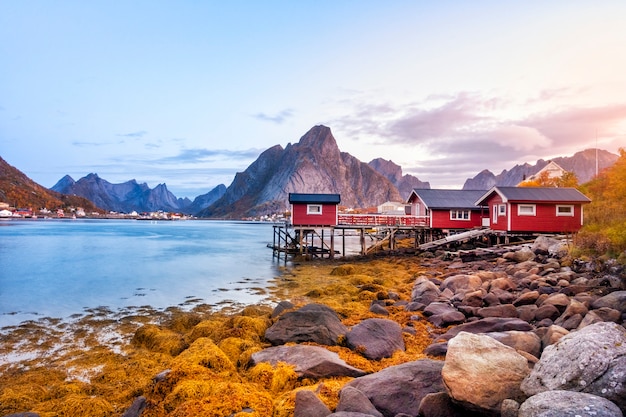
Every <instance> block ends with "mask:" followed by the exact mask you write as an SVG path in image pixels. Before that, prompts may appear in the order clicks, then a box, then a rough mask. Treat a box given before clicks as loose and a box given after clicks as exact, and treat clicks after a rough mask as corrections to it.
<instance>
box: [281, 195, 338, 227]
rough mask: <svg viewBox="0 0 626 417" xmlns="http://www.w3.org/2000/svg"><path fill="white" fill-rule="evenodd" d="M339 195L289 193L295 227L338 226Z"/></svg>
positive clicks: (292, 220)
mask: <svg viewBox="0 0 626 417" xmlns="http://www.w3.org/2000/svg"><path fill="white" fill-rule="evenodd" d="M340 201H341V196H340V195H339V194H300V193H289V203H290V204H291V224H293V225H294V226H336V225H337V206H338V205H339V202H340Z"/></svg>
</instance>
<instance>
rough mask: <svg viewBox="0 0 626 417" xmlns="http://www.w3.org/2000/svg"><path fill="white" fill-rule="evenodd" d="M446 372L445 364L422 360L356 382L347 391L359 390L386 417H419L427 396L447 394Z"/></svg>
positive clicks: (391, 368) (385, 370)
mask: <svg viewBox="0 0 626 417" xmlns="http://www.w3.org/2000/svg"><path fill="white" fill-rule="evenodd" d="M442 368H443V362H442V361H435V360H432V359H421V360H418V361H414V362H407V363H404V364H402V365H397V366H390V367H388V368H385V369H383V370H382V371H379V372H376V373H374V374H371V375H367V376H363V377H361V378H356V379H354V380H353V381H350V382H349V383H348V384H347V385H346V387H353V388H356V389H358V390H359V391H361V392H362V393H363V394H365V395H366V396H367V398H369V400H370V401H371V402H372V404H373V405H374V407H376V409H377V410H378V411H380V412H381V413H382V414H383V416H385V417H394V416H396V415H397V414H400V413H405V414H407V415H409V416H412V417H416V416H417V412H418V409H419V405H420V402H421V401H422V398H424V396H426V395H427V394H431V393H435V392H442V391H444V390H445V387H444V385H443V380H442V379H441V369H442Z"/></svg>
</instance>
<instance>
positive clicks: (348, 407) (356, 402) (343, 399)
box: [336, 387, 383, 417]
mask: <svg viewBox="0 0 626 417" xmlns="http://www.w3.org/2000/svg"><path fill="white" fill-rule="evenodd" d="M336 411H350V412H357V413H363V414H367V415H369V416H373V417H383V415H382V413H381V412H380V411H378V410H377V409H376V407H374V405H373V404H372V402H371V401H370V400H369V398H367V397H366V396H365V394H363V393H362V392H361V391H359V390H358V389H356V388H353V387H345V388H344V389H342V390H341V395H340V396H339V404H337V409H336Z"/></svg>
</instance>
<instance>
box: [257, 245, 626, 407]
mask: <svg viewBox="0 0 626 417" xmlns="http://www.w3.org/2000/svg"><path fill="white" fill-rule="evenodd" d="M564 253H566V251H565V250H564V248H563V245H562V243H561V242H560V241H557V240H554V239H550V238H546V237H541V238H539V239H537V241H536V242H535V243H534V244H533V245H532V246H525V247H522V248H516V249H515V250H511V251H510V252H507V253H504V254H503V255H502V256H499V257H498V258H496V259H490V260H487V259H475V260H473V261H471V262H461V261H458V260H457V261H453V262H448V261H443V260H442V258H443V257H439V258H437V257H433V258H431V259H430V260H428V259H425V261H426V262H429V263H430V265H431V266H433V268H432V271H435V270H437V269H441V268H434V266H435V265H436V266H438V267H441V265H442V263H444V262H446V264H445V265H446V268H445V270H446V271H447V272H444V273H440V274H439V275H438V274H437V273H432V274H431V275H424V276H420V277H417V278H416V280H415V283H414V286H413V291H412V294H411V300H410V302H408V303H406V305H405V308H406V309H407V310H408V311H414V312H415V315H414V317H413V319H414V320H427V321H428V322H429V323H431V325H432V328H433V343H432V344H431V345H430V346H429V347H428V348H427V351H426V353H427V354H429V355H430V356H431V357H433V359H423V360H418V361H414V362H409V363H405V364H402V365H397V366H391V367H388V368H385V369H383V370H381V371H379V372H376V373H373V374H369V375H362V376H357V375H358V374H359V372H360V371H359V370H356V369H354V368H352V367H350V366H348V365H347V364H345V363H342V362H343V361H341V359H339V358H333V359H328V358H325V355H321V358H320V359H319V363H318V364H314V363H313V364H312V362H315V361H316V359H314V358H315V357H316V355H314V354H313V352H311V353H309V352H306V351H304V350H302V351H301V352H299V353H295V351H296V350H300V349H301V348H304V347H305V346H299V345H295V346H280V347H272V348H268V349H266V350H263V351H261V352H258V353H256V354H254V355H253V356H252V360H253V362H254V363H258V362H262V361H267V362H270V363H275V362H277V361H283V362H287V363H291V364H292V365H294V366H295V367H296V369H297V370H298V372H305V371H304V369H305V368H307V367H308V368H313V369H316V368H317V369H324V371H323V372H327V374H326V375H351V376H357V377H356V378H355V379H354V380H352V381H351V382H350V383H348V384H347V385H346V386H345V387H344V388H343V389H342V391H341V395H340V400H339V404H338V406H337V408H336V409H335V410H334V412H333V411H332V410H329V409H328V408H327V407H326V405H325V404H324V403H322V402H321V400H319V399H318V398H317V397H316V395H315V393H313V392H310V391H301V392H298V393H297V396H296V407H295V414H294V415H295V417H307V416H327V415H332V416H352V417H358V416H377V417H378V416H384V417H401V416H422V417H438V416H452V417H454V416H466V415H476V416H503V417H531V416H533V417H534V416H566V415H571V416H575V415H580V416H591V415H593V416H623V413H624V412H625V411H626V328H625V327H624V325H623V323H624V321H625V319H626V276H625V275H624V270H623V269H620V268H615V267H613V269H610V268H609V270H608V271H604V272H602V271H598V268H597V265H592V264H584V263H576V264H575V265H573V266H572V267H567V266H563V265H561V262H560V261H559V259H560V257H561V256H563V254H564ZM374 305H376V306H377V307H381V304H380V303H376V302H374ZM383 309H384V307H383ZM378 310H380V309H378ZM371 311H376V309H372V310H371ZM381 315H384V314H382V312H381ZM342 326H343V325H342V324H341V322H340V321H339V318H338V317H337V315H336V314H335V313H334V311H332V310H331V309H330V308H328V307H326V306H323V305H317V304H312V305H308V306H305V307H303V308H301V309H299V310H295V311H290V312H287V313H284V314H282V315H280V316H279V317H278V320H277V321H276V322H275V323H274V324H273V325H272V326H271V327H270V328H269V329H268V330H267V332H266V339H267V340H268V341H269V342H271V343H272V344H274V345H283V344H285V343H289V342H296V343H300V342H314V343H317V344H319V345H334V344H339V343H343V344H345V345H346V346H348V347H350V348H351V349H353V350H355V351H358V352H360V353H362V354H363V355H364V356H365V357H367V358H370V359H380V358H383V357H388V356H391V355H392V354H393V352H394V351H395V350H397V349H403V348H404V344H403V342H402V329H400V328H399V326H398V324H397V323H395V322H393V321H391V320H388V319H384V318H379V319H367V320H364V321H363V322H361V323H359V324H358V325H356V326H353V327H352V328H350V329H348V328H345V326H344V327H342ZM303 329H304V331H303ZM343 338H345V339H343ZM310 347H311V346H306V348H307V349H308V348H310ZM320 349H323V348H320ZM298 357H300V359H296V358H298ZM440 359H443V360H440ZM308 375H312V374H308Z"/></svg>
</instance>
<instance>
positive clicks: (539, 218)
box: [511, 203, 582, 233]
mask: <svg viewBox="0 0 626 417" xmlns="http://www.w3.org/2000/svg"><path fill="white" fill-rule="evenodd" d="M519 204H520V203H513V204H511V231H516V232H517V231H523V232H552V233H561V232H577V231H578V230H579V229H580V227H581V226H582V224H581V222H580V219H581V218H582V214H581V210H582V208H581V205H580V204H574V216H557V215H556V206H557V204H554V203H552V204H538V203H537V204H535V206H536V209H535V215H534V216H518V215H517V208H518V205H519ZM521 204H530V203H521ZM559 205H561V203H559Z"/></svg>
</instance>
